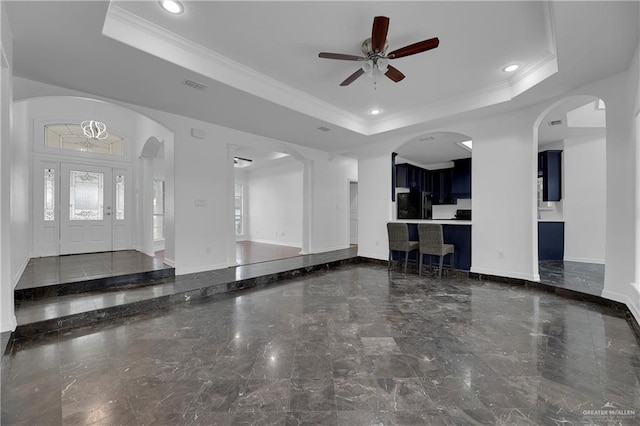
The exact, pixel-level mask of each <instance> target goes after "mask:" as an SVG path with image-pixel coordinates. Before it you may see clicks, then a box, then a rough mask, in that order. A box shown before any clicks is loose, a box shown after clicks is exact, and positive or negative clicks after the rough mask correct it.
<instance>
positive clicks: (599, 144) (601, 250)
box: [534, 96, 607, 296]
mask: <svg viewBox="0 0 640 426" xmlns="http://www.w3.org/2000/svg"><path fill="white" fill-rule="evenodd" d="M534 136H535V137H534V145H535V147H536V150H535V152H536V153H537V156H538V175H537V176H535V179H536V180H537V185H536V187H537V194H536V197H537V202H536V203H535V205H536V208H537V214H536V215H535V216H536V217H537V220H538V224H537V225H538V226H537V228H538V234H537V239H535V238H534V240H536V242H537V247H534V248H535V250H534V253H535V254H536V262H534V266H537V268H538V273H539V276H540V281H541V282H542V283H545V284H550V285H556V286H559V287H563V288H569V289H571V290H575V291H580V292H583V293H587V294H592V295H597V296H600V295H601V294H602V290H603V288H604V273H605V258H606V253H605V247H606V245H605V242H606V207H607V194H606V107H605V104H604V102H603V101H602V100H601V99H599V98H597V97H595V96H571V97H568V98H565V99H562V100H559V101H557V102H555V103H554V104H552V105H551V106H549V107H548V108H546V109H545V111H544V112H542V113H541V114H540V116H539V117H538V119H537V120H536V122H535V126H534ZM534 272H535V271H534Z"/></svg>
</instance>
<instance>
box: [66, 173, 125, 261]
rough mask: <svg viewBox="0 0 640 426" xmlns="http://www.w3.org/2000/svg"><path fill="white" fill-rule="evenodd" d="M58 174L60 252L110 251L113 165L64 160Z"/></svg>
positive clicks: (111, 244)
mask: <svg viewBox="0 0 640 426" xmlns="http://www.w3.org/2000/svg"><path fill="white" fill-rule="evenodd" d="M60 178H61V182H60V188H61V191H60V254H76V253H93V252H101V251H111V250H112V247H113V243H112V239H113V238H112V235H113V234H112V228H113V218H114V215H113V214H112V213H113V209H112V203H113V172H112V169H111V168H107V167H98V166H87V165H79V164H69V163H63V164H62V165H61V176H60Z"/></svg>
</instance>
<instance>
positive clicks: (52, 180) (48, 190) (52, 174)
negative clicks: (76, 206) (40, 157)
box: [44, 168, 56, 221]
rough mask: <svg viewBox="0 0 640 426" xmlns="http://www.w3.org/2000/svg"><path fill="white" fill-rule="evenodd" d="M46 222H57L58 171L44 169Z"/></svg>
mask: <svg viewBox="0 0 640 426" xmlns="http://www.w3.org/2000/svg"><path fill="white" fill-rule="evenodd" d="M44 220H45V221H53V220H56V169H48V168H47V169H44Z"/></svg>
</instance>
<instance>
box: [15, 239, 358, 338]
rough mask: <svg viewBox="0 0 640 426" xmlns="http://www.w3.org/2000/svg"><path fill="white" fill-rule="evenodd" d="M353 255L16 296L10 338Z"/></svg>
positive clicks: (224, 289)
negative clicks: (30, 296) (128, 285)
mask: <svg viewBox="0 0 640 426" xmlns="http://www.w3.org/2000/svg"><path fill="white" fill-rule="evenodd" d="M356 257H357V248H356V247H351V248H348V249H344V250H336V251H332V252H328V253H319V254H312V255H306V256H299V257H295V258H288V259H281V260H276V261H271V262H262V263H256V264H251V265H243V266H237V267H233V268H225V269H219V270H212V271H205V272H200V273H193V274H186V275H180V276H173V277H169V278H163V279H158V280H150V281H146V282H142V283H139V287H136V288H124V289H114V290H112V291H105V290H100V291H88V292H84V293H81V294H68V295H61V296H56V297H47V298H42V299H34V300H17V301H16V310H15V314H16V319H17V322H18V328H17V329H16V331H15V332H14V337H15V338H23V337H28V336H32V335H34V334H41V333H46V332H51V331H58V330H63V329H68V328H72V327H78V326H82V325H87V324H91V323H95V322H98V321H101V320H104V319H107V318H111V317H116V316H121V315H131V314H136V313H139V312H142V311H145V310H152V309H158V308H161V307H164V306H167V305H170V304H175V303H182V302H184V301H185V300H189V299H191V298H199V297H206V296H209V295H213V294H216V293H224V292H227V291H233V290H237V289H240V288H246V287H253V286H257V285H266V284H268V283H269V282H272V281H276V280H279V279H283V278H288V277H289V276H295V275H297V274H301V273H303V272H306V271H307V270H308V271H311V270H315V269H319V268H323V267H325V266H326V267H329V266H328V265H329V264H339V263H340V262H342V261H348V260H350V259H354V258H356Z"/></svg>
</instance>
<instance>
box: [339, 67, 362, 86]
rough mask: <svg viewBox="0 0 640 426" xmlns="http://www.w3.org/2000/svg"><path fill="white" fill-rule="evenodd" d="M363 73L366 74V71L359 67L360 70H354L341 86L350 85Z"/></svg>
mask: <svg viewBox="0 0 640 426" xmlns="http://www.w3.org/2000/svg"><path fill="white" fill-rule="evenodd" d="M362 74H364V71H362V68H358V71H356V72H354V73H353V74H351V75H350V76H349V77H347V79H346V80H345V81H343V82H342V83H340V86H348V85H350V84H351V83H353V82H354V81H356V79H357V78H358V77H360V76H361V75H362Z"/></svg>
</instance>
